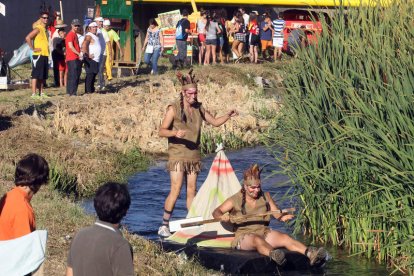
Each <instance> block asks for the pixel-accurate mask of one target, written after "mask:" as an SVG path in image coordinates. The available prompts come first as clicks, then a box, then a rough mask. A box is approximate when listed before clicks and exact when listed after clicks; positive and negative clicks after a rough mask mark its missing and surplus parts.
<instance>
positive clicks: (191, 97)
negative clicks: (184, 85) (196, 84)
mask: <svg viewBox="0 0 414 276" xmlns="http://www.w3.org/2000/svg"><path fill="white" fill-rule="evenodd" d="M184 98H185V99H186V101H187V102H188V103H189V104H193V103H195V102H196V101H197V89H196V88H189V89H187V90H185V91H184Z"/></svg>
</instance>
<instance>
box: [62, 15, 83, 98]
mask: <svg viewBox="0 0 414 276" xmlns="http://www.w3.org/2000/svg"><path fill="white" fill-rule="evenodd" d="M71 27H72V29H71V30H70V32H69V33H68V35H67V36H66V39H65V44H66V65H67V72H68V73H67V79H68V82H67V84H66V94H67V95H69V96H76V94H77V92H78V85H79V78H80V75H81V72H82V62H81V60H82V53H81V51H80V46H79V40H78V33H79V32H80V30H81V23H80V21H79V19H73V20H72V24H71Z"/></svg>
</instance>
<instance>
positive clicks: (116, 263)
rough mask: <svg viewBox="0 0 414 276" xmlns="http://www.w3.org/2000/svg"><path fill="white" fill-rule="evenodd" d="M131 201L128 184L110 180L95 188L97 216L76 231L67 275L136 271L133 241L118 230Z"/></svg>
mask: <svg viewBox="0 0 414 276" xmlns="http://www.w3.org/2000/svg"><path fill="white" fill-rule="evenodd" d="M130 204H131V197H130V195H129V192H128V188H127V186H126V185H122V184H118V183H113V182H108V183H106V184H104V185H102V186H101V187H100V188H99V189H98V190H97V191H96V194H95V198H94V199H93V206H94V207H95V211H96V214H97V216H98V220H97V221H96V222H95V224H94V225H92V226H89V227H86V228H83V229H81V230H80V231H79V232H78V233H77V234H76V235H75V237H74V239H73V241H72V244H71V246H70V250H69V254H68V266H67V268H66V276H73V275H108V276H109V275H113V276H133V275H135V274H134V263H133V256H132V249H131V245H130V244H129V243H128V241H127V240H126V239H125V238H124V237H123V236H122V233H121V231H120V230H119V227H120V222H121V220H122V218H123V217H124V216H125V215H126V213H127V212H128V209H129V206H130Z"/></svg>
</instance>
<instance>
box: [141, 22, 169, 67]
mask: <svg viewBox="0 0 414 276" xmlns="http://www.w3.org/2000/svg"><path fill="white" fill-rule="evenodd" d="M144 50H145V55H144V62H145V63H146V64H148V65H149V64H150V62H151V60H152V68H151V74H154V75H157V74H158V59H159V57H160V55H161V53H162V51H163V50H164V37H163V36H162V32H161V30H160V28H158V23H157V21H155V19H154V18H151V19H150V20H149V27H148V29H147V35H146V36H145V41H144V46H143V47H142V51H144Z"/></svg>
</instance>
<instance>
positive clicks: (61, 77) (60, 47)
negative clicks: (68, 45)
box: [52, 28, 67, 87]
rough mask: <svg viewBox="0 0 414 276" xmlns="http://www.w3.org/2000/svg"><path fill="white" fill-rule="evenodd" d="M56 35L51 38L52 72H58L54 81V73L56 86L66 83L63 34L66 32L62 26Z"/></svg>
mask: <svg viewBox="0 0 414 276" xmlns="http://www.w3.org/2000/svg"><path fill="white" fill-rule="evenodd" d="M57 32H58V35H59V36H58V37H55V38H54V39H53V52H52V58H53V72H54V73H55V74H56V71H57V72H58V73H57V74H58V80H57V83H56V75H55V85H57V87H60V86H63V87H65V86H66V84H67V70H66V62H65V36H66V32H65V29H64V28H58V29H57Z"/></svg>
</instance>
